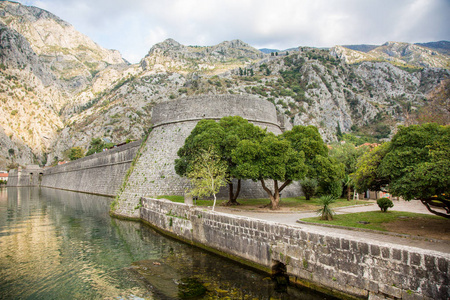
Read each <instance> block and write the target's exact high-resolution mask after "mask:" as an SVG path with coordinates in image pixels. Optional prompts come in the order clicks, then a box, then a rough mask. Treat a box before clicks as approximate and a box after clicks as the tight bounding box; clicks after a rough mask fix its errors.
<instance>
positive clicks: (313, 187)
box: [300, 177, 319, 200]
mask: <svg viewBox="0 0 450 300" xmlns="http://www.w3.org/2000/svg"><path fill="white" fill-rule="evenodd" d="M300 184H301V185H302V191H303V194H304V195H305V199H306V200H311V198H312V197H313V196H314V195H315V194H316V191H317V185H318V184H319V182H318V181H317V179H314V178H308V177H306V178H304V179H302V180H300Z"/></svg>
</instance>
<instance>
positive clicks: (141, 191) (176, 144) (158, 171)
mask: <svg viewBox="0 0 450 300" xmlns="http://www.w3.org/2000/svg"><path fill="white" fill-rule="evenodd" d="M226 116H241V117H243V118H245V119H247V120H249V122H251V123H253V124H255V125H258V126H260V127H262V128H267V130H268V131H270V132H273V133H275V134H281V133H282V131H283V130H284V128H283V126H284V125H283V122H281V121H280V118H279V117H278V115H277V112H276V109H275V106H274V105H273V104H272V103H270V102H267V101H265V100H262V99H260V98H258V97H256V96H252V95H203V96H194V97H185V98H180V99H178V100H175V101H169V102H163V103H160V104H158V105H156V106H155V107H154V108H153V115H152V122H153V130H152V132H151V133H150V135H149V137H148V139H147V142H146V144H145V146H144V148H143V150H142V152H141V153H140V157H139V158H138V160H137V161H136V165H135V166H134V167H133V170H132V173H131V175H130V176H129V178H128V181H127V182H126V183H125V184H124V186H123V187H122V189H121V190H120V191H119V194H118V197H117V198H116V200H117V204H118V205H117V206H116V207H115V210H114V212H113V213H114V214H116V215H119V216H126V217H132V218H139V210H138V209H137V207H139V201H140V198H141V197H142V196H159V195H184V194H185V192H186V189H187V188H188V187H189V183H188V181H187V180H186V179H185V178H181V177H180V176H178V175H177V174H176V173H175V169H174V161H175V159H176V158H178V156H177V151H178V149H179V148H180V147H181V146H182V145H183V144H184V141H185V139H186V138H187V137H188V136H189V134H190V132H191V131H192V130H193V129H194V127H195V125H196V124H197V123H198V122H199V121H200V120H202V119H212V120H219V119H221V118H223V117H226ZM227 188H228V187H224V188H223V189H222V190H221V191H220V193H219V198H222V199H225V198H227V196H228V190H227ZM300 193H301V189H300V187H299V185H298V184H292V185H291V186H289V187H288V188H286V189H285V190H284V191H283V196H298V195H300ZM260 197H267V194H266V193H265V191H264V190H263V189H262V187H261V184H260V183H259V182H258V183H255V182H252V181H250V180H247V181H244V182H243V183H242V187H241V193H240V196H239V198H260Z"/></svg>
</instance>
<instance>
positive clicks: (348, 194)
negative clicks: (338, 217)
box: [347, 184, 352, 201]
mask: <svg viewBox="0 0 450 300" xmlns="http://www.w3.org/2000/svg"><path fill="white" fill-rule="evenodd" d="M351 198H352V188H351V186H350V184H347V201H350V200H351Z"/></svg>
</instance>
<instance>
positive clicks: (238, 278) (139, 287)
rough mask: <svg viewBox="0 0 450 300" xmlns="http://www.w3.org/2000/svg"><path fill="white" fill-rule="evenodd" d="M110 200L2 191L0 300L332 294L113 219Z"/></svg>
mask: <svg viewBox="0 0 450 300" xmlns="http://www.w3.org/2000/svg"><path fill="white" fill-rule="evenodd" d="M111 200H112V199H111V198H106V197H101V196H94V195H87V194H81V193H75V192H67V191H59V190H54V189H47V188H13V187H8V188H2V189H0V299H311V300H316V299H331V298H330V297H327V296H324V295H322V294H317V293H315V292H313V291H310V290H306V289H300V288H297V287H292V286H287V287H286V286H285V285H283V284H281V285H280V284H277V283H276V282H277V281H276V280H273V279H272V278H270V277H269V276H268V275H267V274H264V273H260V272H258V271H255V270H253V269H250V268H247V267H245V266H242V265H240V264H238V263H235V262H233V261H230V260H227V259H224V258H222V257H219V256H216V255H214V254H211V253H209V252H206V251H203V250H201V249H198V248H196V247H193V246H190V245H187V244H184V243H181V242H179V241H176V240H173V239H170V238H167V237H165V236H162V235H160V234H158V233H157V232H155V231H154V230H152V229H151V228H150V227H148V226H146V225H144V224H142V223H139V222H129V221H123V220H118V219H115V218H111V217H110V216H109V213H108V212H109V205H110V202H111ZM278 282H280V281H278Z"/></svg>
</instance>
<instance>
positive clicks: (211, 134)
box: [175, 116, 265, 204]
mask: <svg viewBox="0 0 450 300" xmlns="http://www.w3.org/2000/svg"><path fill="white" fill-rule="evenodd" d="M264 135H265V131H264V130H262V129H261V128H259V127H258V126H255V125H253V124H252V123H249V122H248V121H247V120H245V119H243V118H242V117H239V116H231V117H224V118H222V119H220V121H219V122H216V121H214V120H201V121H200V122H198V123H197V125H196V126H195V128H194V129H193V130H192V132H191V134H190V135H189V136H188V137H187V138H186V140H185V143H184V145H183V146H182V147H181V148H180V149H179V150H178V152H177V154H178V156H179V158H178V159H176V160H175V171H176V173H177V174H178V175H180V176H186V175H187V174H188V173H189V172H190V171H191V170H192V168H193V166H194V164H195V161H196V159H197V158H198V157H199V156H200V154H201V153H202V151H205V150H207V149H209V148H210V147H213V148H214V151H215V152H216V153H217V155H218V156H220V158H221V159H222V160H223V161H225V163H226V164H227V172H226V173H227V178H228V184H229V202H228V204H237V201H236V199H237V197H238V195H239V192H240V179H242V177H241V176H240V174H239V173H237V172H236V170H235V169H236V163H235V162H233V160H232V158H231V152H232V151H233V150H234V149H235V148H236V146H237V145H238V143H239V142H240V141H242V140H258V139H262V138H263V137H264ZM232 178H236V179H238V182H237V189H236V191H234V187H233V182H232V181H231V179H232Z"/></svg>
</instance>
